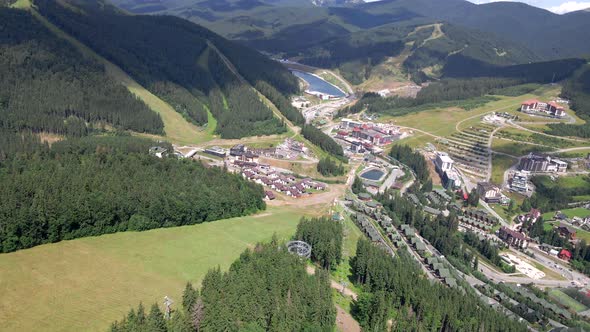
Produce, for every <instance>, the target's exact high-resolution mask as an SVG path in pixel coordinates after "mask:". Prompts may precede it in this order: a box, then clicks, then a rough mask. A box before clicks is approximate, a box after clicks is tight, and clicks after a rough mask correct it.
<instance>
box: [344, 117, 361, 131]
mask: <svg viewBox="0 0 590 332" xmlns="http://www.w3.org/2000/svg"><path fill="white" fill-rule="evenodd" d="M362 125H363V124H362V123H361V122H358V121H354V120H351V119H347V118H343V119H342V120H341V121H340V128H341V129H352V128H357V127H360V126H362Z"/></svg>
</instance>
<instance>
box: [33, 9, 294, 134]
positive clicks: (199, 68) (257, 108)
mask: <svg viewBox="0 0 590 332" xmlns="http://www.w3.org/2000/svg"><path fill="white" fill-rule="evenodd" d="M62 3H66V4H67V6H65V7H64V6H63V5H62ZM36 6H37V8H38V10H39V12H40V13H41V14H42V15H43V16H45V17H47V18H48V19H49V20H50V21H51V22H52V23H54V24H55V25H57V26H58V27H60V28H61V29H63V30H64V31H66V32H67V33H69V34H71V35H72V36H74V37H75V38H77V39H78V40H80V41H81V42H83V43H84V44H86V45H88V46H89V47H90V48H92V49H93V50H94V51H95V52H97V53H98V54H100V55H101V56H103V57H105V58H106V59H107V60H109V61H111V62H113V63H114V64H116V65H117V66H119V67H121V69H123V70H124V71H125V72H127V73H128V74H130V75H131V76H132V77H133V78H134V79H135V80H137V81H138V83H140V84H141V85H142V86H144V87H146V88H147V89H148V90H150V91H152V92H153V93H154V94H156V95H157V96H158V97H160V98H162V99H163V100H165V101H166V102H168V103H169V104H170V105H171V106H173V107H174V108H175V109H176V110H177V111H178V112H179V113H181V114H182V115H183V116H184V117H185V118H186V119H187V120H189V121H190V122H193V123H194V124H197V125H203V124H205V123H207V119H208V114H207V110H210V111H211V113H213V115H214V116H215V118H216V119H217V120H218V125H217V128H216V132H217V133H218V134H220V135H221V137H222V138H240V137H244V136H252V135H268V134H275V133H280V132H284V131H285V130H286V128H285V127H284V125H283V124H282V123H281V121H279V119H277V118H275V117H273V113H272V111H271V109H270V108H269V107H268V106H266V105H265V104H264V103H263V102H262V101H260V99H259V98H258V95H257V94H256V92H255V91H254V90H253V89H252V88H251V86H250V84H252V85H254V84H256V83H258V82H259V81H260V82H265V83H267V84H269V85H271V86H273V87H274V88H276V89H277V90H278V91H280V92H281V93H284V94H290V93H293V92H295V91H297V90H298V86H297V81H296V79H295V78H294V77H292V75H290V74H289V72H288V71H286V70H285V69H284V68H283V67H282V66H280V65H279V64H277V63H275V62H273V61H271V60H269V59H267V58H266V57H264V56H262V55H260V54H258V53H257V52H255V51H253V50H250V49H248V48H245V47H243V46H240V45H237V44H235V43H231V42H227V41H226V40H224V39H223V38H222V37H220V36H218V35H216V34H214V33H212V32H211V31H209V30H207V29H205V28H202V27H200V26H197V25H194V24H192V23H189V22H187V21H184V20H180V19H178V18H175V17H170V16H166V17H164V16H158V17H154V16H130V15H126V14H123V13H121V12H120V11H119V10H117V9H116V8H115V7H112V6H110V5H106V4H103V3H102V2H97V1H90V2H89V1H78V0H70V1H67V2H63V1H62V2H57V1H42V2H41V1H38V2H36ZM78 8H79V9H78ZM107 22H108V24H107ZM121 31H125V33H120V32H121ZM226 59H229V60H228V61H230V62H231V64H228V63H226ZM230 66H231V67H233V68H235V69H236V70H237V71H238V72H239V74H240V75H241V76H243V77H245V78H246V80H247V81H248V82H244V81H241V79H240V77H239V76H238V75H236V74H237V73H235V72H233V71H232V69H233V68H230ZM260 68H263V70H260Z"/></svg>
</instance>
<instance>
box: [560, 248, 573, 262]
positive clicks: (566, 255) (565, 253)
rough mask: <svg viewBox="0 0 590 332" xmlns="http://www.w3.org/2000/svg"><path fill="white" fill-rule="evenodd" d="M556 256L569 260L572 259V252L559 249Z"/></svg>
mask: <svg viewBox="0 0 590 332" xmlns="http://www.w3.org/2000/svg"><path fill="white" fill-rule="evenodd" d="M557 257H559V258H561V259H563V260H566V261H568V262H569V261H570V260H571V259H572V253H571V252H570V251H569V250H567V249H561V251H560V252H559V254H557Z"/></svg>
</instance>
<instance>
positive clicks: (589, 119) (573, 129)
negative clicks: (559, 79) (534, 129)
mask: <svg viewBox="0 0 590 332" xmlns="http://www.w3.org/2000/svg"><path fill="white" fill-rule="evenodd" d="M561 96H562V97H563V98H566V99H569V100H570V108H571V109H572V110H574V111H575V112H576V115H577V116H579V117H580V118H582V119H583V120H584V121H586V122H585V123H584V124H581V125H575V124H565V123H558V124H550V125H549V128H551V131H550V133H551V134H553V135H558V136H577V137H583V138H590V65H586V66H585V67H583V68H582V69H580V71H579V72H578V73H576V75H574V76H573V77H572V78H570V79H569V80H567V81H566V82H565V83H564V84H563V89H562V91H561Z"/></svg>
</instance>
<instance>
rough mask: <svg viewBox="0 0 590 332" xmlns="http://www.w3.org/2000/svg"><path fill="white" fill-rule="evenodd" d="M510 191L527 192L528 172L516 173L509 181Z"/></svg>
mask: <svg viewBox="0 0 590 332" xmlns="http://www.w3.org/2000/svg"><path fill="white" fill-rule="evenodd" d="M510 189H512V190H514V191H518V192H527V191H529V172H527V171H522V172H516V173H515V174H514V176H512V180H511V181H510Z"/></svg>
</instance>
